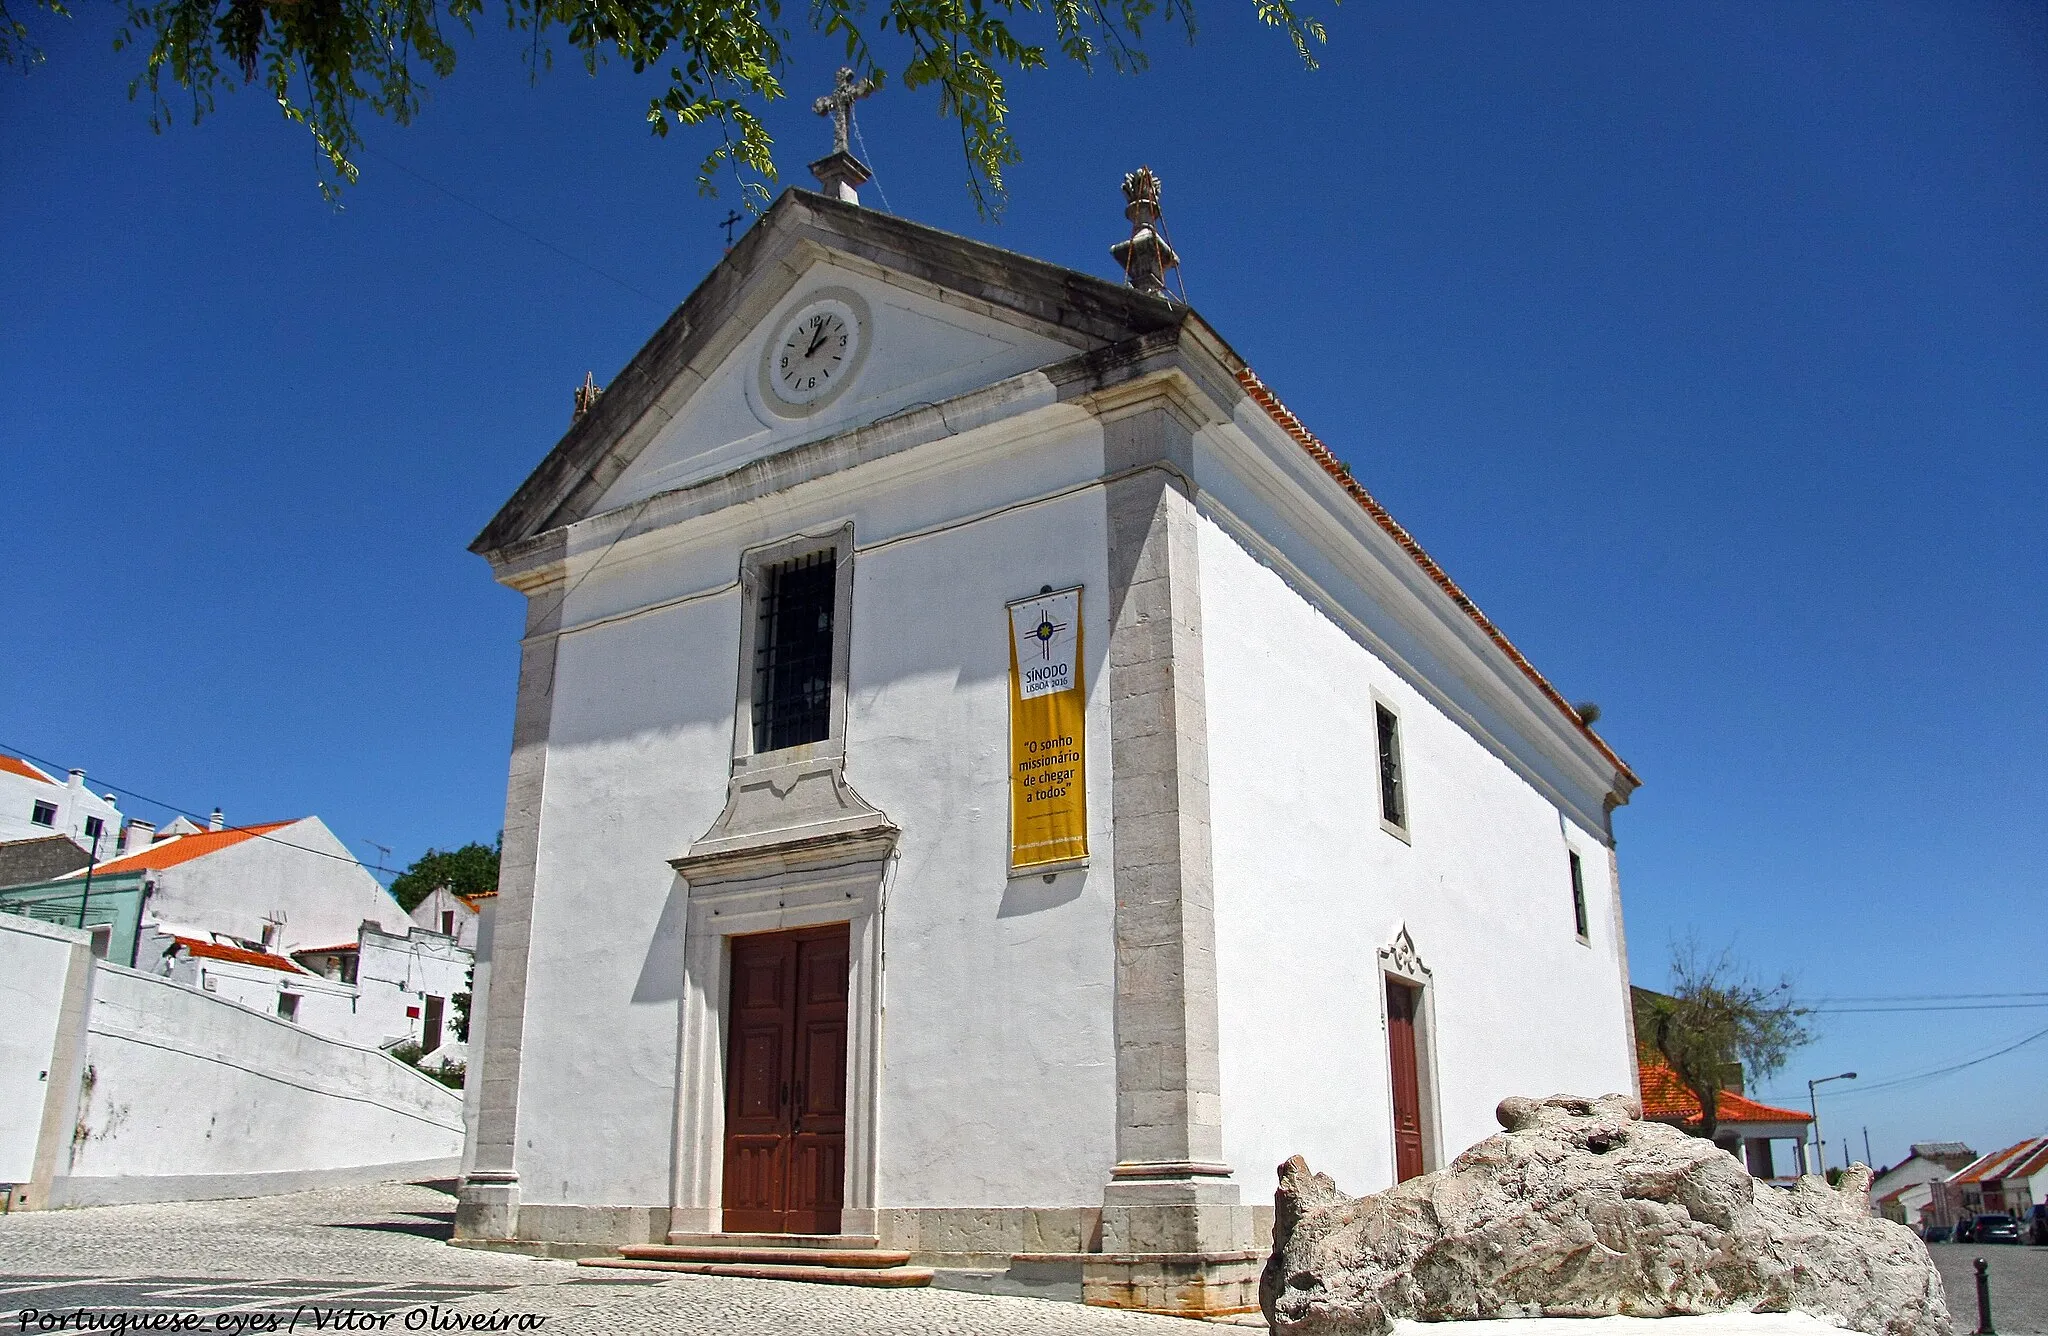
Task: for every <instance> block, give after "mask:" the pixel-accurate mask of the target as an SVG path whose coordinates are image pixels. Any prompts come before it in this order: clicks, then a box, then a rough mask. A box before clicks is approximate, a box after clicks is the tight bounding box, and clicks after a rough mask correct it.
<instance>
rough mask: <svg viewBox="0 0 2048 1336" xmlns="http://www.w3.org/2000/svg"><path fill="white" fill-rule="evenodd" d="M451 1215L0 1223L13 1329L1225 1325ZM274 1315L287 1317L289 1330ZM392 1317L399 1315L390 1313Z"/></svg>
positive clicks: (1020, 1334)
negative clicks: (869, 1280) (638, 1257)
mask: <svg viewBox="0 0 2048 1336" xmlns="http://www.w3.org/2000/svg"><path fill="white" fill-rule="evenodd" d="M453 1218H454V1202H453V1200H452V1199H451V1198H450V1197H448V1196H447V1195H446V1194H445V1193H443V1192H440V1191H437V1190H435V1189H433V1188H429V1187H423V1186H417V1185H404V1184H382V1185H377V1186H371V1187H360V1188H339V1189H330V1190H325V1191H319V1192H299V1193H292V1194H290V1195H288V1196H281V1197H262V1198H255V1199H251V1200H245V1201H221V1202H179V1203H174V1204H163V1205H152V1206H100V1207H91V1208H87V1209H83V1210H76V1211H49V1212H21V1213H17V1214H13V1215H7V1216H0V1324H4V1327H0V1330H4V1331H17V1330H35V1329H36V1327H35V1326H33V1325H32V1326H30V1327H28V1328H23V1327H22V1326H21V1321H20V1314H21V1313H22V1312H23V1311H24V1310H27V1309H36V1310H38V1311H41V1312H45V1313H51V1314H70V1313H74V1312H76V1311H77V1310H79V1309H80V1308H86V1309H90V1310H94V1311H96V1312H98V1313H102V1314H110V1313H115V1312H125V1313H144V1312H147V1313H167V1312H177V1313H200V1314H204V1315H205V1317H204V1320H203V1326H202V1327H201V1328H199V1329H200V1330H205V1331H210V1332H250V1331H262V1330H275V1331H284V1330H287V1329H290V1330H297V1331H310V1330H318V1329H324V1330H330V1331H331V1330H334V1329H335V1327H334V1325H333V1323H332V1322H331V1321H330V1322H328V1323H326V1324H325V1326H324V1328H322V1327H319V1326H316V1324H315V1323H314V1321H313V1320H312V1317H313V1315H314V1314H315V1313H320V1314H332V1313H333V1312H334V1311H336V1310H348V1311H351V1312H353V1313H356V1314H360V1315H367V1318H358V1319H357V1321H358V1322H359V1323H361V1322H364V1321H365V1320H367V1322H368V1325H357V1326H355V1327H354V1328H353V1329H355V1330H382V1331H386V1332H391V1333H397V1332H402V1331H406V1330H415V1331H417V1330H439V1331H449V1330H455V1329H456V1328H455V1327H454V1325H453V1324H452V1322H451V1321H450V1319H453V1318H455V1317H457V1316H458V1315H459V1316H461V1317H463V1318H471V1319H473V1318H475V1317H477V1316H483V1315H491V1314H496V1315H498V1316H500V1317H503V1316H505V1315H514V1316H525V1317H527V1318H540V1319H544V1321H543V1322H541V1323H540V1324H538V1325H537V1326H536V1325H535V1324H533V1323H532V1322H528V1323H526V1324H524V1326H523V1329H525V1330H539V1331H543V1332H559V1333H583V1332H590V1333H613V1332H618V1333H628V1332H632V1333H638V1332H645V1333H649V1334H650V1336H682V1334H683V1333H700V1332H701V1333H717V1334H718V1336H799V1334H800V1336H867V1333H890V1334H891V1336H893V1334H894V1333H903V1336H927V1334H929V1336H1011V1334H1012V1333H1015V1336H1025V1333H1031V1334H1032V1336H1037V1334H1038V1333H1044V1334H1045V1336H1148V1334H1149V1336H1164V1334H1165V1333H1173V1334H1174V1336H1192V1333H1196V1332H1200V1331H1212V1330H1213V1331H1221V1330H1228V1328H1217V1327H1208V1326H1200V1327H1197V1326H1192V1325H1190V1324H1189V1323H1187V1322H1186V1321H1183V1320H1181V1319H1178V1318H1168V1317H1153V1316H1148V1315H1145V1314H1140V1313H1119V1312H1114V1311H1110V1310H1107V1309H1100V1308H1086V1307H1083V1306H1082V1305H1080V1304H1072V1303H1057V1302H1053V1301H1049V1300H1043V1299H1013V1298H1005V1297H996V1296H986V1295H975V1294H962V1293H958V1292H955V1291H950V1290H938V1289H919V1290H855V1289H847V1288H841V1287H838V1286H827V1285H797V1284H789V1283H783V1282H775V1281H758V1280H731V1279H726V1278H724V1277H719V1276H676V1277H673V1278H651V1277H647V1276H629V1275H625V1274H610V1273H606V1272H602V1271H594V1270H592V1269H590V1268H587V1267H576V1266H573V1265H570V1264H569V1263H566V1262H551V1261H542V1260H538V1259H534V1258H527V1257H514V1256H509V1255H506V1254H503V1253H489V1252H478V1251H476V1250H474V1249H467V1248H451V1247H448V1246H447V1245H446V1243H445V1242H443V1240H445V1239H446V1238H447V1237H448V1232H449V1229H450V1226H451V1223H452V1221H453ZM415 1313H417V1314H421V1315H422V1316H420V1317H419V1318H413V1317H412V1315H413V1314H415ZM270 1314H277V1315H279V1317H278V1318H277V1319H276V1322H275V1325H271V1319H270V1318H269V1317H268V1315H270ZM294 1314H297V1315H298V1316H299V1321H298V1322H297V1323H296V1324H295V1325H293V1324H290V1319H291V1318H292V1316H293V1315H294ZM377 1314H386V1315H388V1316H387V1317H385V1318H384V1319H383V1320H382V1321H381V1322H379V1321H377V1320H376V1318H375V1315H377ZM413 1323H417V1324H418V1325H411V1324H413ZM464 1325H465V1327H466V1326H467V1325H468V1324H467V1323H465V1324H464ZM44 1329H45V1330H51V1331H54V1330H57V1328H55V1327H45V1328H44ZM67 1329H69V1330H75V1329H76V1328H67ZM510 1329H511V1330H520V1329H522V1328H521V1326H519V1325H514V1326H512V1327H511V1328H510Z"/></svg>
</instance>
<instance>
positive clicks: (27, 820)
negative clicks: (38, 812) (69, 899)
mask: <svg viewBox="0 0 2048 1336" xmlns="http://www.w3.org/2000/svg"><path fill="white" fill-rule="evenodd" d="M38 802H46V803H50V804H52V805H53V806H55V807H56V809H57V814H56V816H55V817H54V818H53V819H52V821H51V824H49V825H47V826H39V825H37V824H36V823H35V822H34V821H33V820H32V819H31V818H32V817H33V816H34V814H35V806H36V804H37V803H38ZM87 817H98V818H99V819H100V820H101V822H102V823H103V824H104V830H103V833H102V834H101V836H100V861H102V862H105V861H106V860H107V859H109V858H112V857H113V856H114V852H115V846H116V844H117V843H118V841H119V840H120V836H121V808H120V806H119V805H118V804H117V803H116V802H115V801H114V797H113V795H112V794H107V795H105V796H102V795H100V794H97V793H94V792H93V791H92V790H91V789H90V788H88V787H86V786H85V785H84V784H83V783H82V782H80V783H73V782H72V781H71V779H70V777H69V776H66V777H65V778H63V779H57V778H55V777H52V779H51V780H50V781H49V782H48V783H45V782H43V781H42V780H36V779H30V778H29V777H28V776H26V775H17V774H15V773H14V772H13V771H11V770H0V840H39V839H44V838H47V837H48V836H51V835H69V836H70V837H71V839H72V841H73V842H74V843H75V844H77V845H78V847H79V848H81V849H85V850H88V851H90V850H91V848H92V837H91V836H89V835H87V834H86V833H85V822H86V818H87Z"/></svg>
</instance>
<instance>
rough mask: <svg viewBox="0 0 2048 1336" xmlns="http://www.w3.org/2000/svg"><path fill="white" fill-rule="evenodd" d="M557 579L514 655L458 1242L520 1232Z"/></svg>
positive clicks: (542, 592) (532, 600)
mask: <svg viewBox="0 0 2048 1336" xmlns="http://www.w3.org/2000/svg"><path fill="white" fill-rule="evenodd" d="M563 589H564V585H563V584H562V582H561V580H560V579H554V580H549V581H547V582H546V583H544V584H542V585H540V586H539V587H538V588H530V589H527V590H526V591H525V592H526V596H527V603H526V638H525V641H524V643H523V645H522V648H521V651H520V656H519V696H518V703H517V705H516V706H515V708H514V710H513V715H512V766H511V772H510V774H509V776H508V778H507V782H506V786H505V836H504V845H503V849H502V851H501V855H500V858H499V863H498V901H497V911H496V922H495V923H494V924H493V925H492V937H491V979H490V996H489V997H488V998H487V999H486V1001H485V1006H484V1017H483V1020H484V1027H485V1028H484V1034H483V1036H482V1040H483V1042H482V1044H481V1045H480V1046H479V1051H480V1053H481V1060H480V1061H477V1062H476V1063H474V1065H473V1066H472V1067H471V1073H472V1079H477V1080H479V1082H480V1089H479V1094H478V1101H477V1121H476V1130H475V1132H474V1136H475V1138H476V1144H475V1146H474V1147H473V1151H474V1154H473V1156H472V1161H471V1168H470V1171H469V1173H468V1175H467V1176H465V1178H464V1179H463V1182H462V1189H461V1192H460V1194H459V1196H458V1198H457V1203H456V1209H455V1236H456V1238H457V1239H458V1240H459V1241H462V1242H488V1241H491V1240H501V1239H510V1238H513V1237H514V1236H516V1235H517V1233H518V1230H519V1171H518V1166H517V1154H516V1151H517V1147H518V1144H519V1070H520V1047H521V1043H522V1040H523V1039H524V1036H525V1029H526V970H527V962H528V957H529V954H530V951H529V947H530V944H531V941H532V929H533V892H534V873H535V868H536V866H537V864H538V861H539V856H540V814H541V798H542V793H543V788H544V780H545V778H546V774H547V744H548V727H549V723H550V720H551V718H552V715H553V711H554V693H555V671H556V667H557V661H556V648H557V644H558V635H557V633H558V632H559V631H560V629H561V623H562V603H563V597H562V593H563Z"/></svg>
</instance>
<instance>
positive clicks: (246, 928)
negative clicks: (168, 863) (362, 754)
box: [143, 816, 411, 952]
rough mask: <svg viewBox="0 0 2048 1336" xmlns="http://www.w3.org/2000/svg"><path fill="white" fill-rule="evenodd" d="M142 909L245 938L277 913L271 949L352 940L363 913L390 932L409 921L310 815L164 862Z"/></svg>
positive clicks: (157, 918) (164, 919) (255, 936)
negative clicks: (184, 859)
mask: <svg viewBox="0 0 2048 1336" xmlns="http://www.w3.org/2000/svg"><path fill="white" fill-rule="evenodd" d="M308 850H310V851H312V852H307V851H308ZM323 855H324V856H323ZM344 860H346V861H344ZM143 913H144V917H146V918H148V919H150V920H152V921H154V922H157V923H164V924H170V925H175V926H179V927H181V928H197V929H200V930H202V931H204V932H221V933H227V934H229V935H231V936H235V937H240V938H243V939H244V940H247V941H251V942H260V941H262V940H263V927H264V921H265V918H266V916H270V915H276V916H278V917H280V918H282V919H283V922H284V929H283V931H282V933H280V934H279V936H278V939H277V942H276V944H275V947H274V949H277V950H281V951H286V952H290V951H298V950H303V949H306V948H309V947H320V946H339V945H340V944H342V943H343V942H353V941H355V940H356V930H357V929H358V928H360V927H361V926H362V924H363V922H364V921H365V920H368V921H370V922H373V923H376V924H378V925H379V926H381V927H383V928H384V929H386V930H387V931H390V932H396V933H403V932H404V931H405V930H406V927H407V925H408V924H409V923H410V922H411V920H410V919H408V918H407V917H406V914H405V911H404V910H403V909H400V908H399V907H398V901H396V900H394V899H392V898H391V893H390V892H389V891H387V890H385V889H384V888H383V887H382V886H379V885H378V884H377V879H376V878H375V877H372V876H371V875H370V874H369V872H368V871H366V870H365V869H364V868H363V866H362V865H361V864H359V863H357V862H356V861H355V856H354V855H353V854H351V853H350V852H349V850H348V846H347V845H344V844H343V843H342V842H341V841H340V840H338V839H336V838H335V836H334V832H333V831H331V830H329V829H327V825H326V823H325V822H323V821H321V820H320V818H319V817H312V816H309V817H306V818H305V819H304V820H301V821H295V822H293V823H292V824H291V825H289V826H286V827H285V828H284V829H282V830H278V831H273V832H271V837H270V838H259V839H248V840H243V841H242V842H241V843H239V844H234V845H230V846H229V847H227V848H225V849H221V850H219V851H218V852H215V853H211V854H207V855H206V856H205V857H203V858H195V859H193V860H192V861H191V862H188V863H180V864H178V865H177V866H175V867H169V868H165V869H164V870H163V871H162V872H160V873H158V874H157V890H156V894H155V895H154V896H152V897H151V898H150V901H149V903H148V905H147V906H146V907H145V908H144V911H143Z"/></svg>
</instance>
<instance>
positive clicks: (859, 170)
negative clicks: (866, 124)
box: [811, 65, 876, 204]
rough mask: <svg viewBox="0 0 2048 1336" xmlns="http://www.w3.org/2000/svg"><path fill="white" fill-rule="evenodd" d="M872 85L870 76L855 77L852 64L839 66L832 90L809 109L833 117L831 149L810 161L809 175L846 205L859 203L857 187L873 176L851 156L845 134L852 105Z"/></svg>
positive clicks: (864, 165)
mask: <svg viewBox="0 0 2048 1336" xmlns="http://www.w3.org/2000/svg"><path fill="white" fill-rule="evenodd" d="M875 87H876V85H875V81H874V80H873V79H856V78H855V77H854V74H853V67H852V66H851V65H841V66H840V67H839V73H838V74H837V75H835V76H834V77H833V80H832V91H831V92H829V93H827V94H825V96H823V97H821V98H819V99H818V100H817V101H816V102H813V103H812V104H811V110H812V111H815V112H816V113H818V115H820V116H830V117H831V118H832V151H831V152H830V153H828V154H827V155H825V156H824V157H822V158H820V159H818V160H817V161H816V162H814V163H812V164H811V175H813V176H815V177H817V178H818V184H819V185H820V186H821V187H823V189H824V191H825V193H826V194H828V195H830V196H832V197H833V198H834V199H842V200H845V201H846V202H847V203H848V204H858V203H860V187H861V186H863V185H865V184H867V182H868V180H869V178H871V177H872V176H873V175H874V173H873V172H871V171H869V170H868V165H867V164H866V163H864V162H862V161H861V160H860V159H859V158H856V157H854V156H853V148H852V146H851V145H850V144H849V143H848V141H847V135H848V134H849V133H850V132H851V130H852V129H853V104H854V103H856V102H858V101H860V99H862V98H864V97H867V96H868V95H869V94H871V93H873V92H874V91H875Z"/></svg>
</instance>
